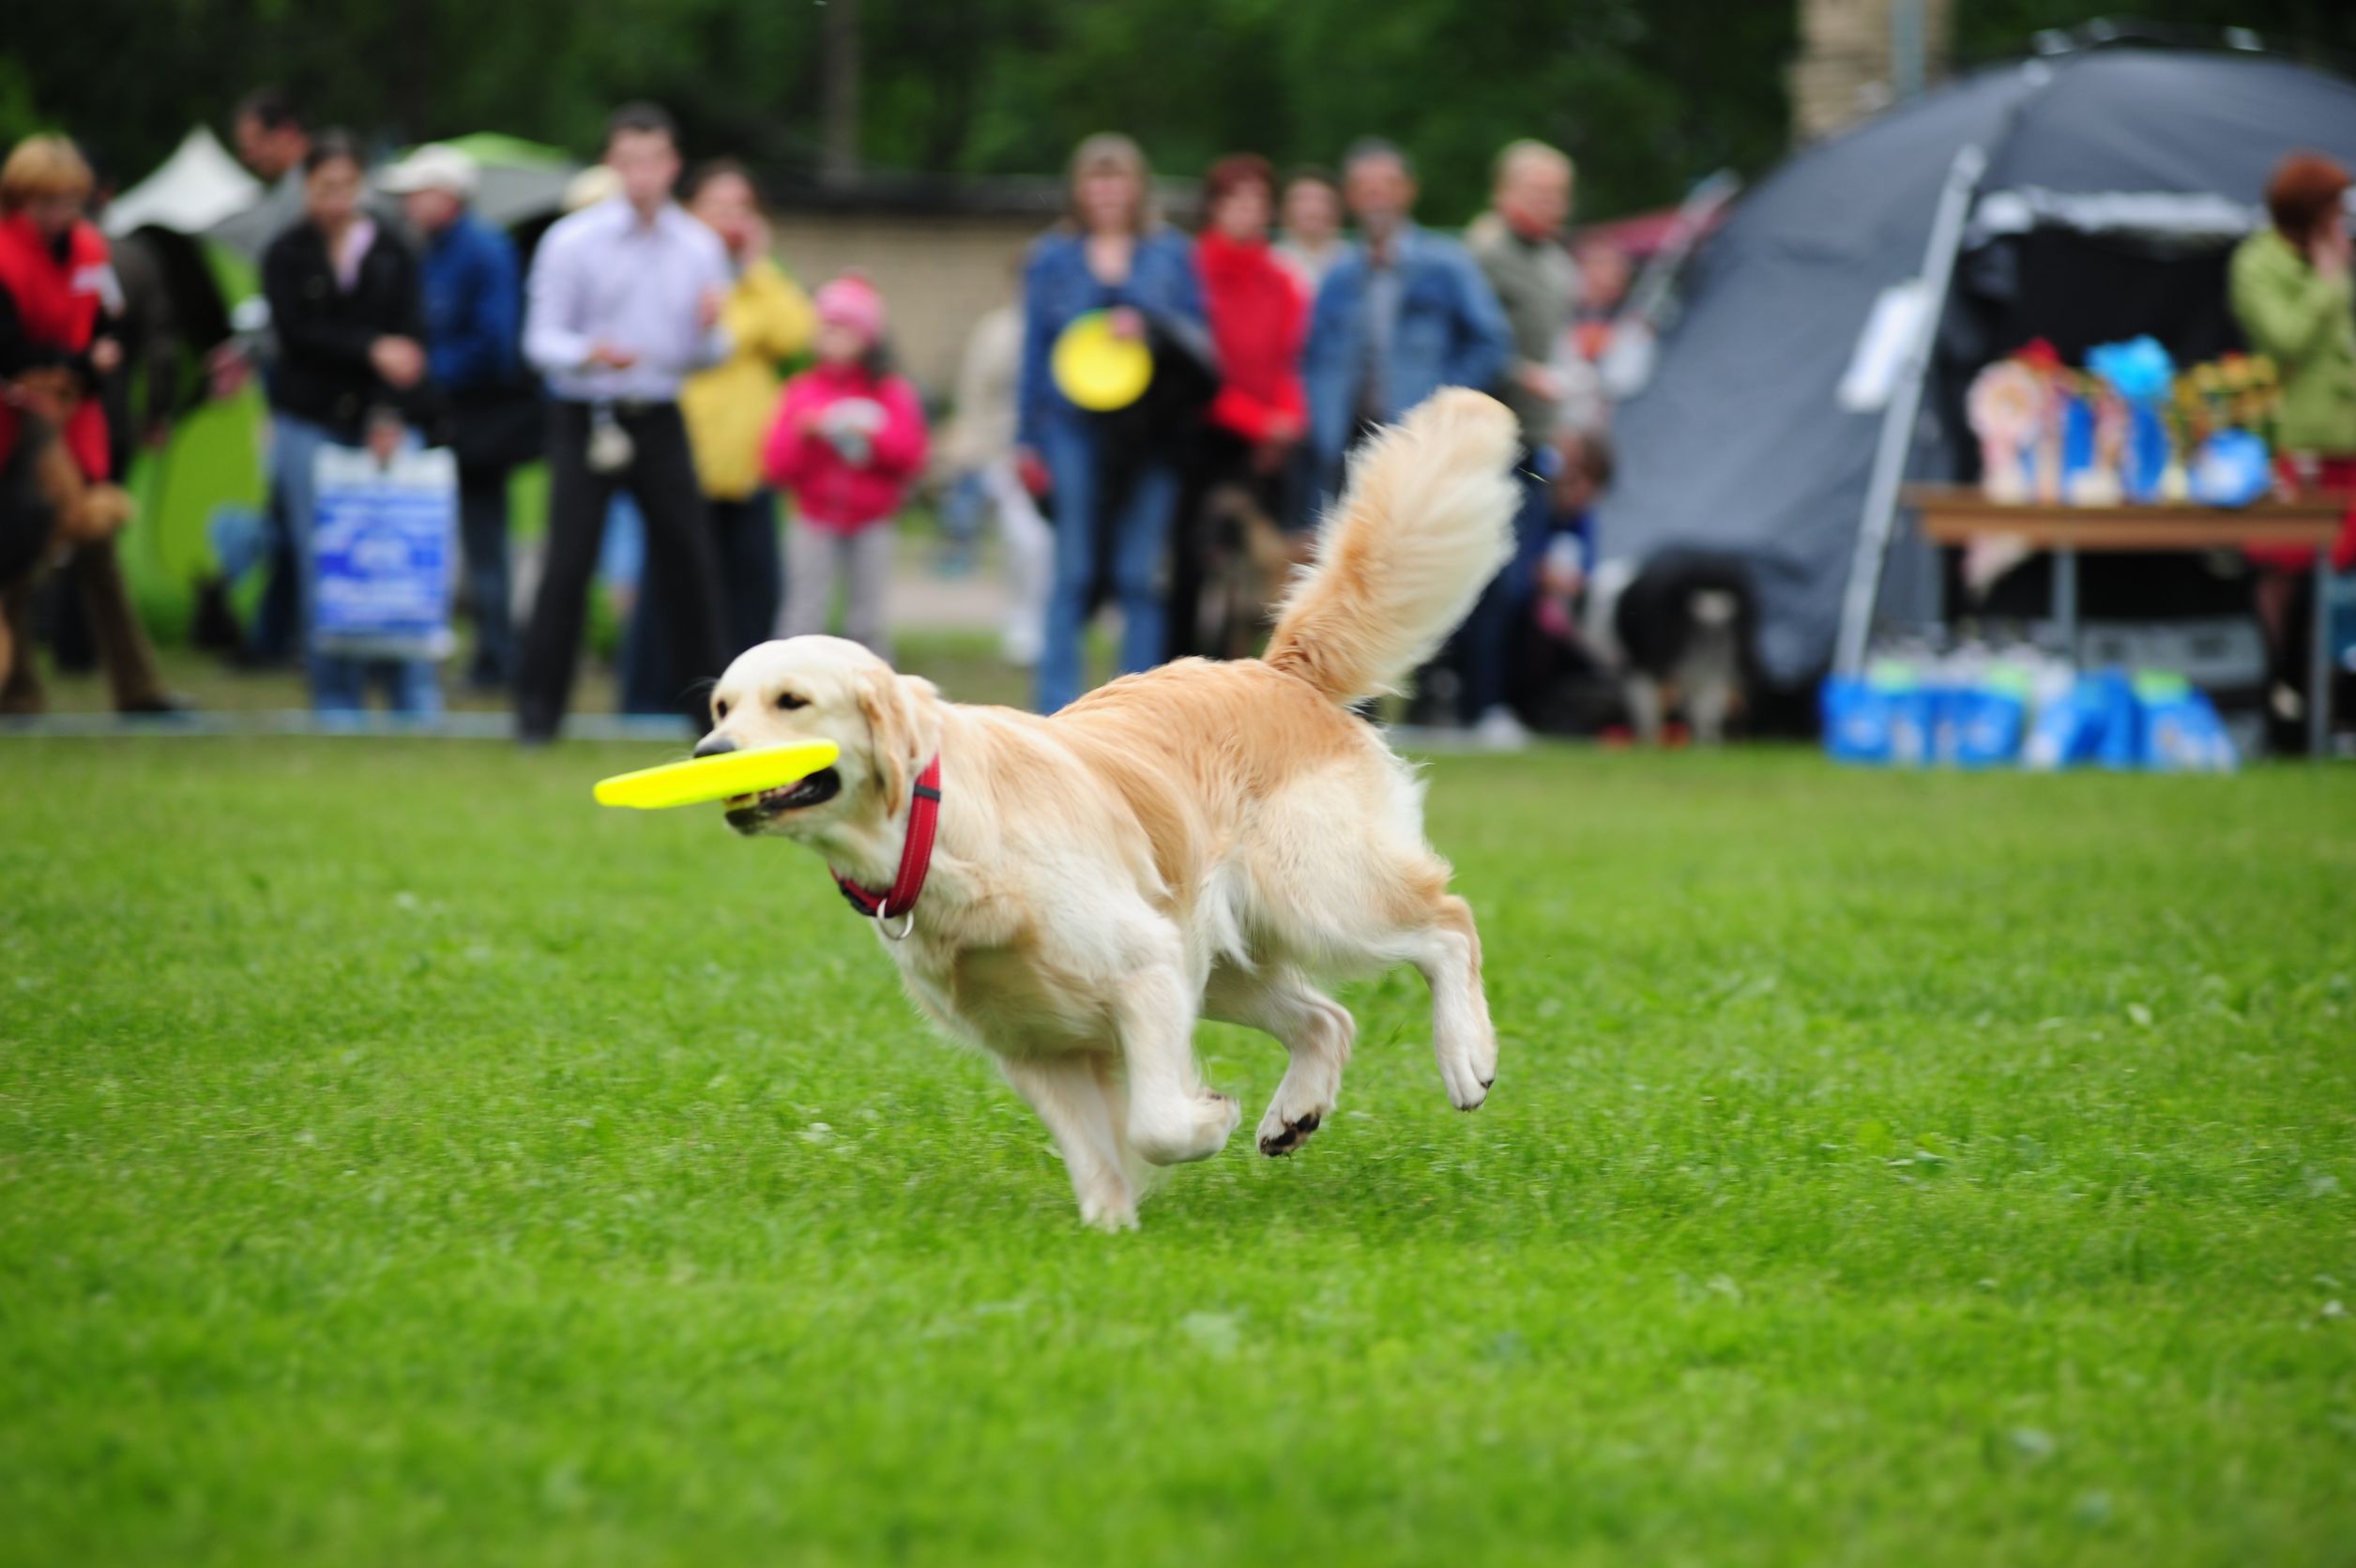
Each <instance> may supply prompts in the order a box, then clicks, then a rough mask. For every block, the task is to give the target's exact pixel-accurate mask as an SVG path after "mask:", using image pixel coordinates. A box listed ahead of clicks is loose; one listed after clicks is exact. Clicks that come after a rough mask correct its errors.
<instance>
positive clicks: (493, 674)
mask: <svg viewBox="0 0 2356 1568" xmlns="http://www.w3.org/2000/svg"><path fill="white" fill-rule="evenodd" d="M477 178H478V171H477V169H476V166H475V160H473V159H472V158H470V157H468V156H467V154H466V153H465V152H464V151H462V150H461V149H459V148H457V147H450V146H441V145H434V146H425V147H419V148H418V150H417V151H416V152H414V153H412V154H410V155H409V156H408V157H407V158H405V159H403V160H402V161H401V162H400V163H398V164H395V165H394V166H393V167H392V168H390V169H388V170H387V171H386V172H385V174H384V175H383V176H382V177H381V178H380V179H379V180H378V185H379V186H380V187H381V189H383V190H385V191H386V192H387V193H388V194H390V195H395V196H399V197H400V198H401V199H402V206H403V209H404V210H405V211H406V212H407V214H408V218H409V221H410V223H411V224H413V225H414V226H415V227H416V229H417V231H418V235H419V236H420V237H421V238H422V239H423V241H424V245H425V262H424V266H423V275H422V282H423V289H424V294H425V352H426V364H427V367H428V370H429V373H431V375H432V377H433V383H434V385H435V387H436V388H439V390H440V392H441V394H442V396H443V397H444V398H445V399H446V400H447V402H448V411H449V415H450V420H451V430H450V448H451V450H452V451H453V452H455V453H456V455H457V457H458V528H459V547H460V549H461V551H462V552H463V553H464V556H465V561H466V598H467V601H468V604H469V606H470V607H471V608H472V610H473V612H474V617H475V655H474V659H473V661H472V662H471V663H470V664H469V666H468V669H467V673H466V678H467V683H468V684H469V685H471V686H473V687H475V688H476V689H477V690H479V691H501V690H504V689H505V688H506V686H507V684H508V681H509V677H510V676H511V675H512V673H513V669H514V662H515V633H514V630H513V627H512V626H511V624H510V619H509V612H508V596H509V588H508V477H509V474H510V473H511V472H512V471H513V470H514V468H515V466H516V464H517V463H518V462H519V461H521V460H523V459H524V457H525V456H527V455H529V454H530V453H531V452H532V451H533V449H534V448H535V446H536V444H537V439H538V436H539V434H540V421H539V418H538V407H537V404H536V403H535V401H534V400H533V399H532V396H531V392H530V388H529V385H528V383H527V382H526V380H525V378H524V371H523V364H524V361H523V352H522V348H521V345H520V342H519V339H520V334H521V331H522V318H523V283H522V280H521V277H520V275H519V269H518V267H517V266H516V260H515V243H514V241H512V240H510V239H509V238H508V236H506V235H505V234H504V233H502V232H501V231H500V230H498V229H496V228H494V227H493V226H492V225H491V224H489V223H487V222H485V221H482V220H481V219H480V218H479V217H477V216H476V215H475V212H474V208H473V207H472V206H471V205H470V204H471V203H472V201H473V199H474V194H475V185H476V181H477Z"/></svg>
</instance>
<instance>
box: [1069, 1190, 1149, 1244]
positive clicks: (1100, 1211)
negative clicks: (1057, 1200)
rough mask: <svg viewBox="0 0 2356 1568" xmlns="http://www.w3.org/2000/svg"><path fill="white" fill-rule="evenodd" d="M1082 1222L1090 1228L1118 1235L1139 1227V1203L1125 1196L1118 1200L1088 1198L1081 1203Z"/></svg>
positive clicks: (1108, 1234)
mask: <svg viewBox="0 0 2356 1568" xmlns="http://www.w3.org/2000/svg"><path fill="white" fill-rule="evenodd" d="M1080 1223H1081V1224H1082V1225H1087V1227H1088V1228H1089V1229H1090V1230H1101V1231H1102V1232H1104V1234H1105V1235H1107V1236H1117V1235H1119V1234H1120V1233H1121V1232H1122V1231H1124V1230H1134V1229H1136V1228H1137V1205H1136V1204H1135V1203H1133V1202H1132V1201H1131V1200H1130V1199H1129V1198H1128V1197H1126V1196H1123V1197H1121V1198H1120V1199H1118V1200H1117V1201H1102V1200H1098V1199H1093V1198H1091V1199H1088V1200H1086V1201H1084V1202H1082V1203H1081V1205H1080Z"/></svg>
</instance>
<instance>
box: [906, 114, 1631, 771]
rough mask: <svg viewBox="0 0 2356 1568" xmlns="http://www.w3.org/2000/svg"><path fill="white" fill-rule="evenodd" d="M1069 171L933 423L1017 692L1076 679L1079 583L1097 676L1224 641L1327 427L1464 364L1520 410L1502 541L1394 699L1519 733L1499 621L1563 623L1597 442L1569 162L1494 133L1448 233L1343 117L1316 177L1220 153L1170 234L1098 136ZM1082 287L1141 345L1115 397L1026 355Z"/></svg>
mask: <svg viewBox="0 0 2356 1568" xmlns="http://www.w3.org/2000/svg"><path fill="white" fill-rule="evenodd" d="M1070 189H1071V214H1070V217H1069V218H1068V219H1067V220H1066V221H1064V222H1063V223H1061V224H1059V225H1058V226H1057V227H1056V229H1054V230H1053V231H1051V232H1050V233H1049V234H1047V235H1045V236H1042V237H1041V239H1040V240H1039V241H1038V242H1037V243H1036V244H1035V245H1034V246H1033V247H1032V248H1031V251H1030V252H1029V255H1028V257H1027V258H1026V262H1025V265H1024V268H1023V274H1022V290H1021V297H1020V300H1019V301H1018V302H1017V303H1016V304H1014V305H1011V306H1010V307H1008V308H1007V309H1006V310H1005V311H1003V312H998V313H996V314H994V315H993V316H991V317H990V318H988V319H986V320H984V321H983V322H982V323H981V324H980V326H979V327H977V328H976V330H975V334H974V340H973V343H972V345H971V347H970V349H969V351H968V354H967V358H966V362H965V369H964V373H963V374H962V375H961V377H960V381H959V403H958V418H957V423H956V425H955V426H954V428H953V429H952V432H951V434H950V442H949V452H950V457H951V460H952V462H953V464H954V465H955V474H956V480H955V484H956V487H957V488H956V490H955V492H954V494H956V495H959V496H960V497H961V500H960V503H959V506H958V507H957V509H955V511H954V512H953V513H952V515H955V516H958V517H960V518H963V517H966V516H970V515H971V514H972V513H974V512H976V511H979V510H988V509H994V510H995V511H996V516H997V518H998V520H999V524H1000V526H1001V528H1002V530H1003V533H1004V536H1005V539H1006V540H1007V544H1008V554H1009V557H1010V560H1011V562H1012V563H1013V567H1012V575H1013V578H1014V581H1015V584H1016V588H1015V591H1014V593H1013V596H1012V597H1013V602H1014V604H1015V605H1016V611H1015V617H1014V624H1012V625H1011V626H1010V628H1009V631H1008V636H1007V646H1008V649H1009V652H1010V654H1011V656H1014V657H1017V658H1025V659H1027V658H1030V657H1032V656H1033V655H1034V654H1035V656H1036V659H1037V663H1038V684H1037V701H1038V706H1039V707H1040V708H1041V710H1042V711H1053V710H1054V709H1055V708H1058V707H1060V706H1062V705H1063V704H1064V703H1066V702H1069V701H1071V700H1072V698H1073V697H1074V696H1076V695H1078V694H1079V693H1080V692H1081V691H1082V690H1084V689H1085V688H1086V686H1087V684H1088V681H1087V671H1086V670H1085V668H1084V659H1083V654H1084V649H1085V646H1086V644H1085V636H1084V633H1085V632H1086V629H1087V623H1088V620H1089V617H1090V615H1091V612H1092V610H1093V609H1094V608H1095V607H1096V606H1097V605H1098V604H1099V603H1100V602H1102V601H1106V600H1110V601H1113V602H1115V603H1117V605H1118V608H1119V611H1120V627H1121V632H1120V639H1119V646H1118V649H1117V656H1116V662H1117V669H1118V670H1119V671H1120V672H1124V673H1125V672H1130V671H1135V670H1141V669H1145V668H1148V667H1150V666H1151V665H1153V664H1156V663H1159V662H1162V661H1163V660H1164V659H1167V658H1175V657H1182V656H1185V655H1188V654H1197V653H1199V654H1208V655H1212V656H1218V657H1232V656H1236V655H1239V654H1244V653H1248V652H1250V651H1251V648H1252V646H1253V643H1254V639H1255V637H1256V635H1257V633H1258V631H1259V629H1260V627H1261V626H1262V625H1263V623H1264V618H1265V617H1264V611H1265V609H1266V606H1267V604H1268V602H1269V599H1270V598H1272V597H1273V596H1274V594H1276V593H1277V592H1279V591H1281V589H1282V586H1283V585H1284V578H1285V575H1286V573H1287V572H1288V571H1290V570H1291V569H1292V568H1293V567H1294V566H1296V565H1298V564H1299V563H1300V562H1301V561H1302V560H1304V559H1305V558H1306V556H1307V553H1308V551H1309V549H1310V548H1311V543H1310V531H1311V530H1312V528H1313V527H1314V525H1315V520H1316V518H1317V517H1318V515H1319V514H1320V510H1321V509H1322V508H1323V507H1324V506H1325V505H1326V504H1327V503H1329V502H1330V500H1331V499H1332V497H1333V496H1334V495H1336V494H1337V493H1338V491H1339V489H1340V487H1341V484H1342V481H1343V478H1344V475H1345V464H1346V462H1347V459H1348V456H1349V454H1350V452H1351V450H1352V449H1354V448H1355V447H1356V446H1357V445H1358V444H1359V442H1360V441H1361V440H1363V439H1364V438H1365V437H1366V436H1367V435H1368V434H1370V433H1371V432H1373V431H1374V430H1376V429H1377V428H1379V427H1380V426H1382V425H1384V424H1387V423H1390V422H1391V421H1392V420H1394V419H1397V418H1399V416H1401V415H1402V414H1404V413H1405V412H1406V410H1407V409H1409V408H1411V407H1413V406H1414V405H1415V404H1416V403H1420V402H1421V401H1422V400H1423V399H1424V398H1426V397H1428V396H1429V395H1431V393H1432V392H1434V391H1435V390H1436V389H1438V388H1442V387H1452V386H1463V387H1474V388H1482V389H1485V390H1490V391H1494V392H1495V393H1497V395H1498V396H1499V397H1501V398H1503V399H1504V400H1505V401H1506V402H1507V403H1509V404H1510V405H1511V406H1512V408H1513V410H1514V412H1515V414H1516V415H1517V416H1518V417H1519V419H1520V421H1521V426H1522V433H1523V440H1524V444H1525V451H1524V455H1523V463H1522V472H1523V475H1524V479H1525V496H1526V502H1525V505H1524V508H1523V510H1522V514H1521V517H1520V518H1519V520H1518V523H1517V533H1518V537H1519V541H1520V546H1521V547H1520V549H1519V551H1518V552H1517V554H1516V556H1515V559H1514V560H1513V562H1512V564H1511V565H1510V566H1509V567H1508V568H1507V569H1506V571H1504V572H1503V573H1502V574H1500V576H1499V577H1498V578H1497V582H1496V583H1495V584H1493V585H1492V586H1491V588H1490V590H1489V592H1488V593H1487V594H1486V595H1484V596H1483V598H1482V602H1481V604H1480V605H1479V606H1478V608H1477V609H1476V610H1475V612H1474V614H1473V617H1472V618H1471V620H1470V621H1469V622H1468V623H1467V626H1466V627H1465V629H1464V631H1463V632H1462V633H1461V634H1460V635H1459V637H1458V638H1457V639H1456V641H1455V643H1454V644H1453V645H1452V647H1450V648H1449V650H1448V651H1447V653H1446V654H1445V655H1444V656H1443V658H1442V659H1441V660H1440V661H1439V662H1437V663H1436V664H1435V666H1434V667H1433V668H1431V669H1429V670H1427V671H1426V672H1424V677H1423V679H1422V680H1421V682H1420V685H1421V692H1420V694H1419V705H1418V709H1417V717H1418V718H1419V719H1421V722H1423V723H1430V724H1434V725H1440V726H1449V727H1464V728H1468V729H1470V730H1473V731H1474V732H1476V733H1478V734H1479V735H1481V736H1482V738H1484V739H1487V740H1490V741H1492V742H1495V743H1499V744H1511V743H1514V742H1517V741H1519V740H1520V739H1521V738H1523V737H1524V736H1525V734H1526V731H1525V728H1524V724H1523V721H1522V720H1521V719H1520V718H1519V717H1518V716H1517V714H1516V710H1515V704H1514V702H1513V700H1512V699H1513V696H1514V691H1513V688H1514V687H1515V685H1516V680H1515V676H1516V674H1517V673H1526V672H1529V671H1531V670H1534V669H1537V668H1540V667H1542V666H1543V663H1544V660H1543V657H1532V656H1531V655H1530V651H1529V650H1528V648H1527V647H1526V646H1525V645H1526V643H1527V642H1528V640H1530V639H1541V640H1544V639H1548V638H1552V637H1555V636H1559V638H1560V639H1562V641H1563V642H1564V644H1565V646H1569V645H1575V644H1576V643H1577V642H1578V640H1579V638H1578V630H1577V626H1576V622H1575V620H1574V619H1573V618H1572V617H1569V616H1567V615H1564V614H1562V613H1561V611H1562V609H1563V606H1564V605H1565V603H1566V602H1570V601H1576V600H1577V599H1578V598H1579V597H1580V596H1581V594H1582V592H1583V587H1584V578H1585V575H1586V573H1587V572H1588V570H1589V569H1590V567H1591V564H1592V563H1591V561H1590V559H1589V551H1590V550H1591V525H1590V523H1589V520H1588V514H1589V510H1590V508H1591V506H1592V504H1593V500H1594V497H1595V495H1596V491H1597V487H1598V481H1599V478H1600V477H1601V476H1605V475H1608V472H1609V464H1610V452H1609V443H1608V435H1607V433H1606V429H1605V427H1606V424H1607V419H1608V406H1607V403H1606V401H1605V399H1604V397H1603V395H1602V393H1601V391H1600V385H1601V380H1600V374H1599V372H1598V370H1597V365H1598V363H1599V361H1600V360H1601V358H1602V355H1603V352H1604V346H1605V342H1606V337H1607V333H1608V325H1607V324H1608V321H1609V318H1610V313H1611V312H1612V310H1613V309H1614V308H1615V307H1616V306H1617V304H1618V302H1619V293H1620V292H1621V291H1623V290H1624V288H1625V286H1626V282H1627V264H1626V259H1625V258H1624V257H1623V256H1620V255H1619V254H1618V252H1616V251H1608V250H1598V251H1594V252H1592V253H1591V254H1590V256H1589V257H1588V258H1587V259H1588V263H1589V265H1588V267H1587V268H1586V269H1585V272H1586V273H1588V274H1591V278H1592V281H1591V282H1590V281H1589V279H1588V277H1587V276H1583V268H1582V266H1581V265H1580V264H1579V262H1578V261H1575V260H1574V259H1573V253H1572V251H1571V250H1570V249H1569V246H1568V243H1567V238H1566V229H1565V225H1566V223H1567V221H1568V220H1569V217H1570V212H1571V204H1572V195H1573V166H1572V162H1571V160H1570V159H1569V158H1568V157H1566V156H1565V155H1564V154H1562V153H1561V152H1560V151H1558V150H1557V149H1555V148H1553V147H1550V146H1547V145H1544V144H1543V143H1539V142H1533V141H1525V142H1516V143H1514V144H1512V145H1510V146H1508V147H1506V148H1504V149H1503V150H1502V151H1501V152H1500V153H1499V154H1498V156H1497V165H1496V179H1495V185H1494V190H1493V194H1492V201H1491V205H1490V207H1489V209H1488V210H1487V211H1486V212H1485V213H1483V214H1482V217H1481V218H1480V219H1479V220H1477V221H1475V222H1474V223H1473V224H1472V225H1471V227H1470V228H1469V229H1468V230H1467V233H1466V235H1465V236H1464V238H1463V239H1462V240H1458V239H1455V238H1452V237H1449V236H1443V235H1441V234H1438V233H1436V232H1434V231H1431V230H1427V229H1424V228H1422V227H1421V226H1419V225H1418V224H1417V222H1416V221H1415V216H1414V214H1415V205H1416V177H1415V165H1414V162H1413V160H1412V159H1411V158H1410V157H1409V155H1408V154H1407V153H1406V151H1405V150H1403V149H1402V148H1400V147H1398V146H1396V145H1392V144H1391V143H1389V142H1385V141H1381V140H1377V139H1372V138H1369V139H1366V140H1363V141H1360V142H1359V143H1357V144H1356V145H1352V146H1351V147H1350V148H1349V149H1348V150H1347V151H1346V152H1345V155H1344V157H1343V159H1342V161H1341V166H1340V171H1339V174H1338V175H1335V174H1332V173H1328V172H1326V171H1324V170H1320V169H1314V168H1312V169H1301V170H1296V171H1293V172H1291V173H1290V174H1288V175H1282V176H1280V175H1279V174H1278V173H1277V171H1276V170H1275V169H1274V168H1273V166H1272V165H1270V164H1269V161H1268V160H1266V159H1263V158H1260V157H1257V156H1254V155H1251V154H1241V155H1237V156H1233V157H1229V158H1225V159H1222V160H1220V161H1219V162H1217V163H1215V164H1214V165H1212V167H1211V168H1210V169H1209V170H1208V172H1207V173H1206V174H1205V175H1204V177H1203V180H1202V182H1201V213H1200V223H1199V226H1198V228H1197V230H1196V232H1195V233H1194V234H1193V236H1188V235H1187V234H1185V233H1184V232H1182V231H1181V230H1180V229H1178V227H1177V226H1175V225H1173V224H1171V223H1169V222H1167V221H1164V219H1163V216H1162V214H1161V212H1160V211H1159V209H1158V206H1157V203H1156V199H1155V187H1154V183H1153V179H1152V175H1151V171H1150V170H1149V168H1148V164H1147V161H1146V158H1145V155H1144V153H1143V152H1142V151H1141V149H1140V148H1139V147H1138V146H1137V145H1136V144H1135V143H1134V142H1132V141H1131V140H1130V139H1129V138H1127V137H1125V136H1119V135H1112V134H1106V135H1099V136H1092V137H1090V138H1088V139H1087V141H1085V142H1083V143H1082V144H1081V145H1080V146H1079V147H1078V148H1077V149H1076V150H1075V152H1074V153H1073V156H1072V164H1071V169H1070ZM1099 312H1102V314H1103V316H1104V318H1105V319H1106V320H1107V322H1108V323H1109V327H1110V330H1111V331H1112V333H1113V334H1114V335H1115V336H1116V337H1118V338H1123V339H1128V340H1132V341H1136V342H1140V343H1144V344H1145V345H1147V347H1148V349H1149V351H1150V353H1151V356H1152V363H1153V373H1152V377H1151V379H1150V381H1149V382H1148V385H1147V388H1146V390H1145V392H1144V394H1143V395H1142V396H1141V397H1140V398H1139V399H1138V400H1137V401H1136V402H1135V403H1132V404H1130V405H1127V406H1124V407H1120V408H1117V409H1112V410H1099V409H1092V408H1088V407H1084V406H1082V405H1080V404H1079V403H1074V402H1073V401H1072V398H1071V397H1070V396H1068V395H1067V394H1066V393H1065V391H1064V390H1063V388H1062V387H1061V386H1060V385H1059V382H1058V378H1057V376H1056V372H1055V368H1054V357H1055V351H1056V345H1057V343H1059V342H1060V341H1062V339H1063V338H1064V335H1065V334H1066V333H1067V332H1069V331H1070V330H1072V327H1073V326H1074V324H1075V323H1076V322H1079V321H1081V320H1082V319H1083V318H1085V317H1088V316H1091V315H1094V314H1097V313H1099ZM1042 508H1043V509H1044V510H1045V513H1046V515H1047V517H1049V518H1051V519H1052V522H1045V521H1042V520H1041V511H1042ZM960 526H961V527H965V526H970V525H969V524H964V523H961V524H960ZM1542 605H1543V606H1548V607H1550V608H1548V609H1547V610H1546V612H1545V613H1543V614H1542V613H1541V607H1542Z"/></svg>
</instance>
